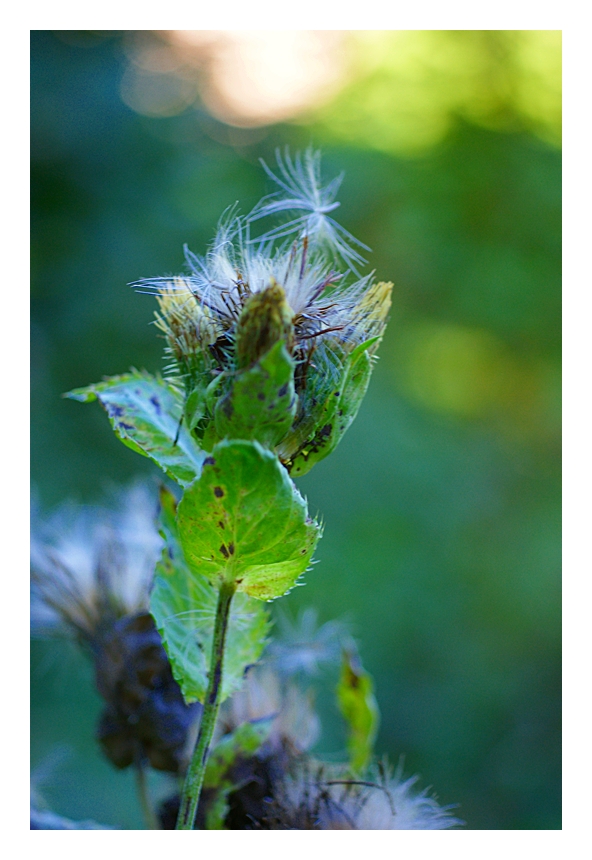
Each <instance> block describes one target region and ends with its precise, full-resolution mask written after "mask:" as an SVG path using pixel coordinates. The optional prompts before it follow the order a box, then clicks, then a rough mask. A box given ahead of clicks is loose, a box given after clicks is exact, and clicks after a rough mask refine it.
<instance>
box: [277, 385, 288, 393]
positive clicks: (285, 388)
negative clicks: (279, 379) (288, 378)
mask: <svg viewBox="0 0 592 860" xmlns="http://www.w3.org/2000/svg"><path fill="white" fill-rule="evenodd" d="M287 391H288V383H287V382H286V383H284V385H282V387H281V388H280V390H279V391H278V394H279V396H280V397H285V396H286V394H287Z"/></svg>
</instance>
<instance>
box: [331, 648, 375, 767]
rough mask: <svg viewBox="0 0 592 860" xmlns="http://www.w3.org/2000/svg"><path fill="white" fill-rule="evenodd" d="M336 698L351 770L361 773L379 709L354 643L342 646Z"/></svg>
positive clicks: (370, 747) (371, 743)
mask: <svg viewBox="0 0 592 860" xmlns="http://www.w3.org/2000/svg"><path fill="white" fill-rule="evenodd" d="M337 701H338V703H339V709H340V711H341V713H342V714H343V717H344V718H345V720H346V722H347V724H348V729H349V737H348V743H347V746H348V750H349V756H350V767H351V770H352V772H353V773H355V774H359V773H363V771H364V770H365V768H366V767H367V765H368V764H369V762H370V759H371V757H372V750H373V748H374V741H375V738H376V732H377V731H378V723H379V712H378V705H377V703H376V699H375V698H374V683H373V681H372V678H371V676H370V675H369V674H368V672H366V670H365V669H364V668H363V666H362V663H361V661H360V658H359V655H358V652H357V649H356V647H355V645H354V644H353V643H351V644H350V645H348V647H347V648H344V650H343V658H342V664H341V677H340V680H339V684H338V685H337Z"/></svg>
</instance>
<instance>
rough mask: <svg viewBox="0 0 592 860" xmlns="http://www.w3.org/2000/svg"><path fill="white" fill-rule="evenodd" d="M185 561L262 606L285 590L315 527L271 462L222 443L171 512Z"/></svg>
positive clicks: (239, 444)
mask: <svg viewBox="0 0 592 860" xmlns="http://www.w3.org/2000/svg"><path fill="white" fill-rule="evenodd" d="M177 518H178V525H179V536H180V540H181V544H182V546H183V550H184V553H185V557H186V559H187V561H188V563H189V564H190V566H191V568H192V569H193V570H194V571H195V572H196V573H201V574H203V575H204V576H206V577H207V578H208V579H209V580H210V582H212V583H220V582H222V581H228V582H230V581H232V582H234V583H235V584H236V586H237V588H238V590H239V591H244V592H246V593H247V594H250V595H252V596H253V597H258V598H259V599H261V600H271V599H273V598H275V597H280V596H281V595H282V594H285V593H286V592H287V591H289V590H290V588H292V587H293V586H294V585H295V584H296V581H297V579H298V578H299V577H300V575H301V574H302V573H304V571H305V570H306V568H307V567H308V565H309V563H310V560H311V557H312V554H313V551H314V548H315V546H316V543H317V540H318V538H319V535H320V528H319V526H318V524H317V523H315V522H314V521H313V520H311V519H309V518H308V515H307V506H306V502H305V500H304V499H303V498H302V496H301V495H300V493H299V492H298V490H297V489H296V487H295V486H294V484H293V483H292V481H291V480H290V478H289V476H288V474H287V472H286V470H285V469H284V468H283V466H282V465H281V464H280V463H279V461H278V459H277V457H276V456H275V455H274V454H272V453H271V452H270V451H267V450H266V449H264V448H262V447H261V445H259V444H258V443H257V442H248V441H243V440H232V441H223V442H220V443H219V444H218V445H216V446H215V447H214V449H213V450H212V453H211V456H209V457H208V458H207V459H206V460H205V461H204V466H203V471H202V474H201V477H200V479H199V480H198V481H195V482H194V483H193V484H192V485H191V486H190V487H188V488H187V490H186V491H185V494H184V496H183V498H182V499H181V502H180V503H179V510H178V515H177Z"/></svg>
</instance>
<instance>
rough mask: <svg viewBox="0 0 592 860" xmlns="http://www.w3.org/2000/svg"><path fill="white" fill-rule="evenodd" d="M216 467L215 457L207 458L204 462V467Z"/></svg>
mask: <svg viewBox="0 0 592 860" xmlns="http://www.w3.org/2000/svg"><path fill="white" fill-rule="evenodd" d="M215 465H216V461H215V460H214V458H213V457H206V459H205V460H204V466H215Z"/></svg>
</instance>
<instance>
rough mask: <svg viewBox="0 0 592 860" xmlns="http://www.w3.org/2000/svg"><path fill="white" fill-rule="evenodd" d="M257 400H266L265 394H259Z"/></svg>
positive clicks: (260, 392)
mask: <svg viewBox="0 0 592 860" xmlns="http://www.w3.org/2000/svg"><path fill="white" fill-rule="evenodd" d="M257 400H265V394H264V393H263V392H262V391H259V392H258V393H257Z"/></svg>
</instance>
